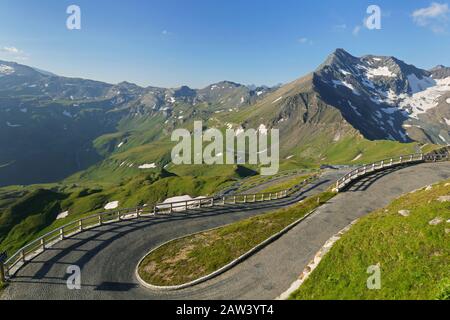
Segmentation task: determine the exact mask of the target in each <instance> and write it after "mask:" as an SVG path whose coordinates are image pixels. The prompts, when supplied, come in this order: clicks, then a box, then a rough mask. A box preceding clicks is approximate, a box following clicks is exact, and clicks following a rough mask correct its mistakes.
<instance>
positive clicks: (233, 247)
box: [138, 192, 335, 286]
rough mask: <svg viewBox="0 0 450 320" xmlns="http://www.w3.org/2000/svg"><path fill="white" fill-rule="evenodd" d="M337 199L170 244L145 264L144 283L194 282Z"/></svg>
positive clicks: (300, 205)
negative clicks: (324, 204)
mask: <svg viewBox="0 0 450 320" xmlns="http://www.w3.org/2000/svg"><path fill="white" fill-rule="evenodd" d="M334 195H335V194H334V193H331V192H325V193H322V194H320V195H317V196H314V197H311V198H308V199H306V200H305V201H302V202H301V203H298V204H296V205H294V206H292V207H289V208H287V209H282V210H277V211H274V212H271V213H267V214H263V215H260V216H256V217H252V218H249V219H245V220H243V221H239V222H236V223H233V224H230V225H228V226H225V227H222V228H218V229H214V230H210V231H206V232H203V233H199V234H196V235H192V236H188V237H185V238H182V239H178V240H174V241H172V242H169V243H167V244H165V245H163V246H162V247H160V248H158V249H156V250H155V251H153V252H151V253H150V254H149V255H148V256H147V257H146V258H145V259H144V260H143V261H142V263H141V264H140V265H139V268H138V272H139V275H140V277H141V278H142V280H144V281H146V282H147V283H149V284H152V285H156V286H176V285H182V284H185V283H189V282H192V281H195V280H197V279H199V278H202V277H204V276H206V275H208V274H211V273H213V272H215V271H217V270H219V269H220V268H222V267H224V266H226V265H227V264H229V263H230V262H232V261H233V260H235V259H237V258H239V257H240V256H242V255H244V254H245V253H247V252H249V251H250V250H251V249H252V248H254V247H256V246H257V245H259V244H261V243H262V242H264V241H265V240H267V239H269V238H270V237H271V236H273V235H275V234H276V233H278V232H280V231H281V230H283V229H284V228H286V227H287V226H289V225H290V224H292V223H293V222H295V221H297V220H298V219H300V218H302V217H304V216H305V215H307V214H308V213H309V212H311V211H312V210H314V209H315V208H317V207H319V206H320V205H322V204H323V203H325V202H327V201H328V200H330V199H331V198H333V197H334ZM318 200H319V201H318Z"/></svg>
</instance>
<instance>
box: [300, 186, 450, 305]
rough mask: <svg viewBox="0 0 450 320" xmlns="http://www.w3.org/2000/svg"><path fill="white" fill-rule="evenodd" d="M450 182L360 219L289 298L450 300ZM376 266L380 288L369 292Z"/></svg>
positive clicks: (425, 189) (407, 197) (410, 195)
mask: <svg viewBox="0 0 450 320" xmlns="http://www.w3.org/2000/svg"><path fill="white" fill-rule="evenodd" d="M449 200H450V181H447V182H443V183H440V184H438V185H434V186H432V187H427V188H424V189H421V190H419V191H416V192H413V193H410V194H407V195H405V196H403V197H401V198H399V199H397V200H395V201H394V202H392V203H391V204H390V205H389V206H388V207H387V208H385V209H382V210H379V211H376V212H374V213H372V214H370V215H369V216H366V217H364V218H362V219H361V220H360V221H359V222H358V223H357V224H356V225H354V226H353V227H352V229H351V230H350V231H349V232H348V233H346V234H345V235H344V236H343V237H342V238H341V240H339V241H338V242H336V244H335V245H334V247H333V248H332V249H331V250H330V252H329V253H328V254H326V255H325V257H324V258H323V260H322V262H321V263H320V264H319V266H318V267H317V268H316V269H315V270H314V271H313V272H312V274H311V275H310V277H309V278H308V279H307V280H306V281H305V283H304V284H303V285H302V286H301V287H300V289H299V290H298V291H297V292H295V293H294V294H293V295H292V297H291V298H292V299H298V300H329V299H330V300H334V299H339V300H343V299H344V300H353V299H356V300H360V299H362V300H378V299H383V300H384V299H387V300H435V299H443V300H449V299H450V239H449V237H450V223H449V222H448V221H449V219H450V201H449ZM373 265H379V267H380V270H381V278H380V279H381V289H380V290H369V289H368V288H367V280H368V278H369V276H370V275H371V274H368V273H367V270H368V268H369V266H373Z"/></svg>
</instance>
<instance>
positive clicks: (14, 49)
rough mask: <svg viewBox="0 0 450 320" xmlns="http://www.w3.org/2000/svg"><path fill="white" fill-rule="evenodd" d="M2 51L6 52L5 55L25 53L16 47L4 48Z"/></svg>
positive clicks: (0, 49)
mask: <svg viewBox="0 0 450 320" xmlns="http://www.w3.org/2000/svg"><path fill="white" fill-rule="evenodd" d="M0 51H1V52H5V53H10V54H19V53H23V51H22V50H19V49H17V48H16V47H3V48H0Z"/></svg>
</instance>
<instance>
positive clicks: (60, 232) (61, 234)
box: [59, 228, 64, 241]
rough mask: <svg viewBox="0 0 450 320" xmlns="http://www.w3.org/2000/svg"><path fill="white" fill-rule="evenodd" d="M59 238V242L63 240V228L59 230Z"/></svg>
mask: <svg viewBox="0 0 450 320" xmlns="http://www.w3.org/2000/svg"><path fill="white" fill-rule="evenodd" d="M59 237H60V239H61V241H63V240H64V228H61V229H59Z"/></svg>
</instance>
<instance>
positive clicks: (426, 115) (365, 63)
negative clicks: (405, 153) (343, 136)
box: [315, 49, 450, 143]
mask: <svg viewBox="0 0 450 320" xmlns="http://www.w3.org/2000/svg"><path fill="white" fill-rule="evenodd" d="M315 82H316V85H317V87H318V88H319V89H320V91H321V92H322V95H323V96H325V97H327V101H328V102H329V103H330V104H332V105H336V106H338V107H340V108H341V109H342V110H343V113H344V114H345V115H346V116H347V117H348V118H349V119H351V120H352V121H353V122H354V123H356V126H357V127H358V126H359V129H360V130H361V131H363V133H364V134H365V135H366V136H370V137H372V138H374V139H380V138H383V139H391V140H399V141H404V142H407V141H411V135H410V133H409V131H411V130H405V124H406V126H407V127H408V125H409V127H408V128H412V127H414V128H421V129H423V127H429V123H430V121H429V119H430V116H431V117H432V118H433V117H435V114H436V113H438V114H441V113H443V112H444V113H445V116H446V117H447V118H449V117H450V112H449V108H448V101H450V100H448V99H449V98H450V69H449V68H445V67H443V66H440V67H438V68H434V69H432V70H431V71H426V70H422V69H419V68H417V67H415V66H413V65H409V64H406V63H405V62H403V61H401V60H399V59H396V58H395V57H385V56H374V55H367V56H364V57H361V58H357V57H354V56H352V55H350V54H349V53H347V52H346V51H345V50H343V49H338V50H336V51H335V52H334V53H333V54H332V55H330V56H329V58H328V59H327V61H326V62H325V63H324V64H322V65H321V66H320V67H319V69H318V70H316V72H315ZM442 105H444V106H443V107H441V106H442ZM447 118H445V119H447ZM434 120H436V119H434ZM363 121H364V123H363ZM410 122H412V123H414V125H412V124H410ZM424 122H425V123H426V124H425V123H424ZM437 122H438V123H439V125H438V128H434V129H433V130H434V131H435V133H433V134H429V133H423V135H424V136H427V137H428V141H429V140H431V142H435V143H442V136H444V137H448V138H449V139H448V141H449V142H450V136H449V134H448V124H447V123H446V121H444V122H442V119H439V121H437ZM442 124H444V127H445V129H444V130H447V132H442V130H443V128H442ZM433 137H434V138H433ZM415 138H417V135H416V136H415Z"/></svg>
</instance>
